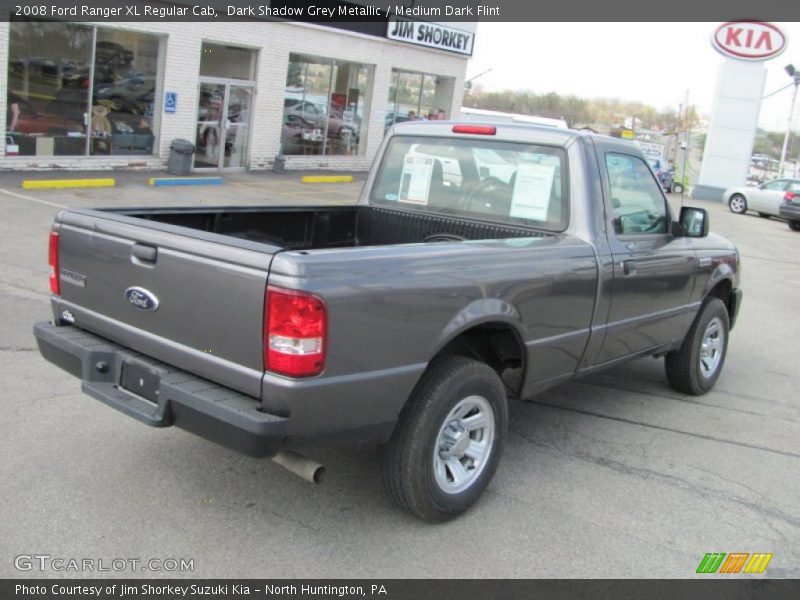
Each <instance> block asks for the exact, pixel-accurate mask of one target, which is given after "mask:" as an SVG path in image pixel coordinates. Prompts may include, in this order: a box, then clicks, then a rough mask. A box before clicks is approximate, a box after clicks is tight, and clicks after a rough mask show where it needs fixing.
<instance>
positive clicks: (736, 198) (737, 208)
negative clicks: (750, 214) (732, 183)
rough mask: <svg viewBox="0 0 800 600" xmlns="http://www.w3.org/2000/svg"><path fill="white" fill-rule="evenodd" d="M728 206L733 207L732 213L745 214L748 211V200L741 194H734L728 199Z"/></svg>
mask: <svg viewBox="0 0 800 600" xmlns="http://www.w3.org/2000/svg"><path fill="white" fill-rule="evenodd" d="M728 208H730V209H731V212H732V213H736V214H737V215H743V214H744V213H746V212H747V200H746V199H745V197H744V196H742V195H741V194H734V195H733V196H731V197H730V199H729V200H728Z"/></svg>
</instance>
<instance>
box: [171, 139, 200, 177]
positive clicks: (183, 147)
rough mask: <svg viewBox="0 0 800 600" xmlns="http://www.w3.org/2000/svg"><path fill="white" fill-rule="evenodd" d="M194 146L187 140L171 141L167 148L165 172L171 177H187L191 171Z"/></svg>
mask: <svg viewBox="0 0 800 600" xmlns="http://www.w3.org/2000/svg"><path fill="white" fill-rule="evenodd" d="M193 154H194V144H193V143H192V142H190V141H189V140H172V143H171V144H170V146H169V161H168V162H167V171H168V172H169V173H170V174H171V175H188V174H189V173H190V172H191V170H192V155H193Z"/></svg>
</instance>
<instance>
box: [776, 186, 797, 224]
mask: <svg viewBox="0 0 800 600" xmlns="http://www.w3.org/2000/svg"><path fill="white" fill-rule="evenodd" d="M778 214H779V215H780V216H781V217H783V218H784V219H786V220H787V221H788V222H789V229H791V230H792V231H800V194H796V193H794V192H791V191H787V192H786V194H784V196H783V203H782V204H781V207H780V210H779V211H778Z"/></svg>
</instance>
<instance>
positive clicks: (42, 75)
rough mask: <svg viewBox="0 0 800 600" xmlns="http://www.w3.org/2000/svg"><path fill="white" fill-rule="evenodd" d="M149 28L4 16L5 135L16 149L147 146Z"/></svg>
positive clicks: (72, 151) (94, 150)
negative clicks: (126, 28)
mask: <svg viewBox="0 0 800 600" xmlns="http://www.w3.org/2000/svg"><path fill="white" fill-rule="evenodd" d="M159 46H160V43H159V38H158V37H157V36H155V35H150V34H144V33H134V32H128V31H120V30H115V29H106V28H100V27H97V28H95V27H88V26H84V25H79V24H75V23H48V22H12V23H11V25H10V43H9V61H8V98H7V101H8V108H7V119H6V140H7V143H11V144H13V145H14V146H15V147H16V149H17V151H18V153H19V154H20V155H22V156H86V155H91V156H95V155H103V156H107V155H126V154H144V155H149V154H152V153H153V150H154V147H155V134H154V131H153V127H154V126H153V115H154V106H155V90H156V81H157V77H158V65H159Z"/></svg>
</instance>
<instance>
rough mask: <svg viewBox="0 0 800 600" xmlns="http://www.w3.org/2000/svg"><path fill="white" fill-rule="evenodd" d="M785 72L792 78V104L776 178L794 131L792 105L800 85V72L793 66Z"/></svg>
mask: <svg viewBox="0 0 800 600" xmlns="http://www.w3.org/2000/svg"><path fill="white" fill-rule="evenodd" d="M785 70H786V72H787V73H788V74H789V76H790V77H792V78H793V83H794V91H793V92H792V104H791V108H789V118H788V119H787V122H786V133H785V134H784V136H783V148H781V162H780V163H779V164H778V177H783V165H784V163H785V162H786V149H787V147H788V146H789V134H790V133H791V132H792V130H793V129H794V105H795V102H796V101H797V86H798V85H800V71H797V70H795V68H794V65H786V67H785Z"/></svg>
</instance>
